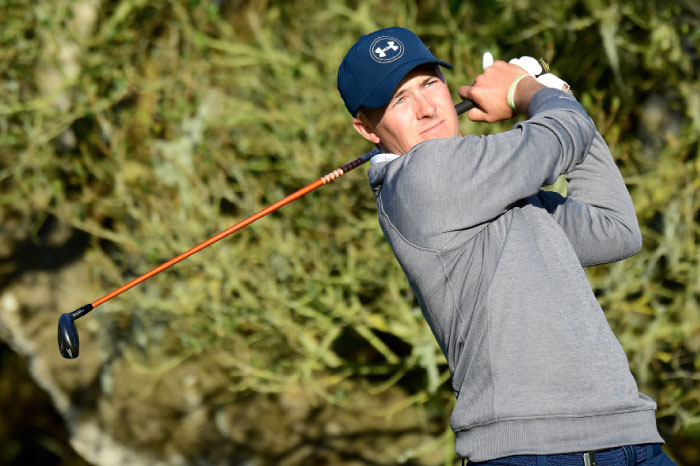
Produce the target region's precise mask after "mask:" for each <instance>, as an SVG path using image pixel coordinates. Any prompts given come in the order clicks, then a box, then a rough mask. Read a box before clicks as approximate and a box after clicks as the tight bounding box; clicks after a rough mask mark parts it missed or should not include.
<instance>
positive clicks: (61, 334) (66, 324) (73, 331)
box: [58, 314, 80, 359]
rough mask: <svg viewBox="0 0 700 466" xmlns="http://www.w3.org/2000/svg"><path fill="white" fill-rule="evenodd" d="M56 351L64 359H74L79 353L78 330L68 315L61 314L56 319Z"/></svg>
mask: <svg viewBox="0 0 700 466" xmlns="http://www.w3.org/2000/svg"><path fill="white" fill-rule="evenodd" d="M58 350H59V351H60V352H61V356H63V357H64V358H66V359H75V358H77V357H78V354H79V353H80V341H79V340H78V328H77V327H76V326H75V323H74V322H73V319H71V316H70V315H68V314H63V315H62V316H61V317H59V319H58Z"/></svg>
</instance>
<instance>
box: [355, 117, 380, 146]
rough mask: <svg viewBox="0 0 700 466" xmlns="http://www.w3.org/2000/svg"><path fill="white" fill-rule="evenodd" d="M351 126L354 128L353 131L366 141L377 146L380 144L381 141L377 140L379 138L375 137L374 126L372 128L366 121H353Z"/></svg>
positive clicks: (358, 119)
mask: <svg viewBox="0 0 700 466" xmlns="http://www.w3.org/2000/svg"><path fill="white" fill-rule="evenodd" d="M352 126H353V127H354V128H355V131H357V132H358V133H360V134H361V135H362V137H363V138H365V139H367V140H368V141H370V142H371V143H373V144H379V143H380V142H381V139H379V136H377V132H376V131H375V129H374V126H372V125H371V124H370V123H369V122H368V121H364V118H363V119H360V118H355V119H353V120H352Z"/></svg>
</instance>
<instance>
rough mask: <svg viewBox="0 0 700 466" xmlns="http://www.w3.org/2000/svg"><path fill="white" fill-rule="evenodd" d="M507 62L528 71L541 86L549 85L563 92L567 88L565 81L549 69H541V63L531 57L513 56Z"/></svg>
mask: <svg viewBox="0 0 700 466" xmlns="http://www.w3.org/2000/svg"><path fill="white" fill-rule="evenodd" d="M508 63H512V64H513V65H518V66H519V67H521V68H522V69H524V70H525V71H527V72H528V73H530V75H532V76H534V77H535V79H536V80H537V81H538V82H539V83H540V84H542V85H543V86H546V87H551V88H553V89H561V90H562V91H564V92H567V91H568V90H569V84H568V83H567V82H566V81H564V80H563V79H561V78H559V77H558V76H556V75H554V74H552V73H550V72H549V70H544V69H542V64H541V63H540V62H539V61H538V60H535V59H534V58H532V57H528V56H523V57H520V58H513V59H512V60H511V61H509V62H508ZM545 71H546V72H545Z"/></svg>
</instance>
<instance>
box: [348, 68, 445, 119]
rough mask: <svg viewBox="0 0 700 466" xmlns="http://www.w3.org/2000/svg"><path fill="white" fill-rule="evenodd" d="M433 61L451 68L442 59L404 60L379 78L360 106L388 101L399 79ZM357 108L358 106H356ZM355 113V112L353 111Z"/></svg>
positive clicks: (378, 106) (375, 104) (382, 103)
mask: <svg viewBox="0 0 700 466" xmlns="http://www.w3.org/2000/svg"><path fill="white" fill-rule="evenodd" d="M431 63H434V64H436V65H440V66H443V67H445V68H448V69H452V65H450V64H449V63H446V62H444V61H442V60H430V59H427V60H426V59H425V58H421V59H418V60H412V61H409V62H406V63H404V64H402V65H401V66H399V67H398V68H395V69H393V70H392V71H391V72H390V73H389V74H388V75H387V76H385V77H384V78H382V79H380V80H379V84H378V85H377V86H376V87H375V88H374V89H372V90H371V91H370V92H369V94H368V95H367V97H365V98H364V99H363V100H362V103H361V104H360V107H367V108H381V107H383V106H385V105H386V104H388V103H389V101H390V100H391V97H392V96H393V95H394V91H395V90H396V88H397V87H398V85H399V83H400V82H401V80H402V79H403V78H404V77H405V76H406V75H407V74H408V73H410V72H411V70H413V69H415V68H417V67H419V66H421V65H426V64H431ZM358 110H359V108H358ZM355 113H357V112H355Z"/></svg>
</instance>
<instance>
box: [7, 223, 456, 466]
mask: <svg viewBox="0 0 700 466" xmlns="http://www.w3.org/2000/svg"><path fill="white" fill-rule="evenodd" d="M6 225H7V223H6ZM6 233H9V232H8V231H7V230H6ZM76 234H77V233H76V232H75V231H74V230H71V229H69V228H66V227H63V226H61V225H59V224H57V223H56V222H53V221H50V222H49V224H48V225H45V227H44V228H43V229H42V231H41V232H40V234H39V236H38V239H35V241H34V242H32V245H28V243H25V242H24V241H23V240H16V241H15V240H13V239H12V234H8V235H7V236H6V239H7V240H8V241H7V242H6V243H5V244H4V245H3V250H2V251H0V253H1V254H2V256H4V257H5V258H6V260H5V261H4V264H5V267H4V268H3V270H2V272H3V274H2V275H1V276H0V284H1V286H2V288H1V289H0V337H1V338H2V339H3V340H5V341H6V342H8V344H9V345H10V346H11V347H12V349H13V350H14V351H15V352H17V353H18V354H20V355H21V356H22V357H23V358H24V359H25V360H26V362H27V368H28V370H29V372H30V374H31V376H32V377H33V378H34V379H35V380H36V382H37V383H38V385H39V386H41V387H42V388H43V390H45V391H46V393H48V395H49V396H50V398H51V400H52V402H53V404H54V405H55V407H56V410H57V412H58V413H59V414H60V416H61V417H62V418H63V420H64V421H65V424H66V425H67V427H68V431H69V432H70V443H71V445H72V446H73V448H74V449H75V450H76V451H77V452H78V453H79V454H80V455H82V456H83V458H85V460H86V461H88V462H89V463H92V464H95V465H100V466H112V465H124V464H129V465H144V466H146V465H149V466H152V465H171V466H172V465H175V466H177V465H191V464H207V465H209V464H211V465H218V464H221V465H224V464H225V465H231V464H240V465H251V466H252V465H264V464H278V465H304V464H312V463H313V464H348V465H354V464H357V465H360V464H368V463H371V464H396V463H398V462H401V461H402V460H404V459H406V460H410V461H409V462H408V464H444V455H443V451H444V447H442V446H441V447H438V448H436V447H435V445H433V448H427V450H430V451H427V452H421V451H417V450H416V446H417V445H423V447H422V448H425V445H428V446H429V447H430V445H431V443H433V444H435V443H439V440H434V437H435V436H436V433H435V432H434V430H435V429H434V428H433V427H432V425H433V424H432V423H431V422H429V420H428V419H427V416H426V414H425V412H424V411H423V410H421V409H413V408H407V409H406V408H404V409H397V410H396V411H397V412H396V413H395V414H393V415H391V414H387V413H389V412H390V411H389V410H390V407H391V406H399V405H401V404H405V405H410V403H405V402H406V396H405V394H404V393H403V391H402V390H401V389H399V388H391V389H389V390H386V391H384V392H382V393H381V394H379V395H374V396H370V395H367V394H366V393H365V392H364V391H362V392H361V391H359V390H356V389H353V386H352V385H351V384H349V383H348V384H347V385H346V389H347V393H346V395H345V400H344V401H343V402H341V403H339V402H335V403H331V402H328V401H326V400H324V399H323V398H321V397H320V396H319V395H318V394H316V393H314V391H313V389H312V388H310V387H305V386H303V385H302V384H301V383H299V384H291V385H288V386H286V387H285V388H284V389H283V390H281V391H279V392H277V393H262V392H253V391H249V392H246V393H240V392H234V391H232V390H231V389H230V387H231V386H232V384H233V382H234V381H233V380H231V376H230V372H231V368H232V367H235V365H236V364H237V361H236V355H235V354H234V353H233V352H232V351H230V349H226V348H222V349H220V350H216V351H210V352H208V353H206V354H200V355H198V356H196V357H194V356H192V357H189V358H184V359H182V358H181V359H177V360H168V359H167V358H166V359H162V358H161V359H157V360H155V359H153V358H151V357H150V356H149V354H147V353H144V352H143V351H142V350H138V349H131V348H129V346H128V345H117V344H116V343H115V342H114V341H111V340H110V331H111V330H105V328H104V327H107V328H109V323H108V322H107V321H105V319H104V317H103V316H104V314H101V313H100V311H101V310H102V309H99V310H95V311H94V312H93V313H91V314H90V315H89V316H86V317H85V318H83V319H80V320H79V321H77V322H76V323H77V326H78V329H79V334H80V349H81V351H80V357H79V358H77V359H74V360H66V359H63V358H62V357H61V356H60V354H59V352H58V346H57V338H56V331H57V322H58V317H59V316H60V315H61V314H62V313H64V312H70V311H72V310H73V309H74V308H75V307H78V306H80V305H82V304H84V303H87V302H90V301H91V299H94V298H95V297H96V296H97V297H99V296H101V292H100V290H94V289H90V285H89V284H90V283H91V282H92V281H91V280H90V271H89V270H88V269H87V266H85V265H84V262H81V261H80V257H81V255H82V254H83V251H84V249H85V248H84V247H83V246H81V245H80V244H79V243H80V241H76V240H75V239H74V236H75V235H76ZM17 236H21V235H17ZM22 245H24V246H22ZM17 251H20V252H21V253H20V254H18V253H17ZM154 361H157V362H154ZM431 430H433V432H431ZM439 433H441V432H438V434H439ZM443 440H447V441H450V438H449V436H447V437H445V438H443ZM411 461H412V462H411Z"/></svg>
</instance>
